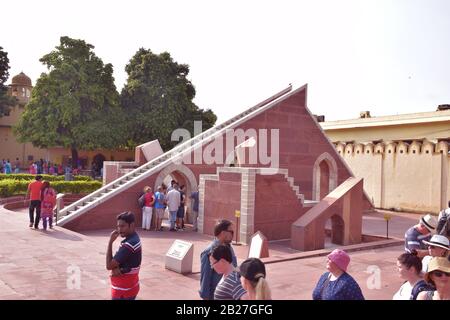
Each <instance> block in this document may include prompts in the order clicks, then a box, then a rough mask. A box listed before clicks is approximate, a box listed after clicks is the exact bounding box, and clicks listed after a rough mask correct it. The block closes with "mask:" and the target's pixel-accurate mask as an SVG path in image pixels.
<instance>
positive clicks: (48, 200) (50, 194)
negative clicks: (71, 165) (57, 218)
mask: <svg viewBox="0 0 450 320" xmlns="http://www.w3.org/2000/svg"><path fill="white" fill-rule="evenodd" d="M55 206H56V191H55V190H54V189H53V188H51V187H50V182H48V181H44V182H43V183H42V191H41V218H42V227H43V228H44V230H47V222H48V225H49V227H50V229H53V208H54V207H55Z"/></svg>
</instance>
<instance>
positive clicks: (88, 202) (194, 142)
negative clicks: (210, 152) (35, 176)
mask: <svg viewBox="0 0 450 320" xmlns="http://www.w3.org/2000/svg"><path fill="white" fill-rule="evenodd" d="M291 90H292V86H291V85H289V86H288V87H287V88H286V89H284V90H282V91H280V92H278V93H276V94H275V95H273V96H271V97H269V98H268V99H266V100H264V101H262V102H261V103H259V104H257V105H255V106H253V107H251V108H249V109H247V110H246V111H244V112H242V113H240V114H238V115H237V116H235V117H233V118H231V119H230V120H228V121H225V122H224V123H222V124H220V125H217V126H215V127H212V128H210V129H208V130H206V131H204V132H202V133H201V134H199V135H197V136H195V137H193V138H192V139H190V140H188V141H186V142H184V143H181V144H179V145H177V146H176V147H175V148H173V149H171V150H170V151H168V152H166V153H164V154H162V155H160V156H159V157H156V158H155V159H153V160H151V161H149V162H147V163H146V164H144V165H142V166H140V167H138V168H136V169H130V171H129V172H128V173H126V174H125V175H123V176H121V177H119V178H118V179H116V180H114V181H112V182H110V183H108V184H107V185H105V186H103V187H102V188H100V189H98V190H96V191H95V192H93V193H91V194H89V195H87V196H86V197H84V198H82V199H80V200H78V201H76V202H74V203H72V204H71V205H69V206H67V207H65V208H64V209H63V210H61V211H60V213H59V215H58V225H60V226H64V224H66V223H68V222H70V221H72V220H73V219H75V218H77V217H79V216H80V215H82V214H84V213H86V212H88V211H89V210H90V209H92V208H94V207H96V206H97V205H99V204H101V203H103V202H105V201H107V200H108V199H110V198H112V197H113V196H115V195H117V194H118V193H120V192H122V191H124V190H126V189H128V188H129V187H131V186H133V185H134V184H136V183H138V182H140V181H142V180H144V179H146V178H148V177H150V176H151V175H153V174H155V173H157V172H159V171H161V170H162V169H163V168H164V167H165V166H167V165H169V164H170V163H171V162H173V161H174V160H175V159H178V158H180V157H183V156H184V155H187V154H189V153H190V152H192V151H193V150H195V149H196V148H199V147H201V146H202V145H203V144H205V143H208V142H210V141H212V140H213V139H214V138H216V137H218V136H220V135H222V134H224V133H225V132H226V130H227V129H231V128H233V127H235V126H237V125H239V124H241V123H243V122H245V121H247V120H248V119H250V118H252V117H254V116H256V115H257V114H259V113H260V112H263V111H265V110H267V109H269V108H271V107H272V106H273V105H275V104H276V103H277V102H279V101H280V100H281V99H282V98H283V96H285V95H286V94H287V93H289V92H290V91H291Z"/></svg>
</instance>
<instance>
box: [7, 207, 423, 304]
mask: <svg viewBox="0 0 450 320" xmlns="http://www.w3.org/2000/svg"><path fill="white" fill-rule="evenodd" d="M419 217H420V215H415V214H406V213H394V215H393V218H392V220H391V222H390V235H391V236H395V237H399V238H402V237H403V234H404V232H405V230H406V229H407V228H408V227H410V226H411V225H413V224H415V223H416V222H417V221H418V219H419ZM0 223H1V225H2V233H0V299H109V297H110V296H109V277H108V272H107V270H106V269H105V253H106V245H107V240H108V236H109V233H110V231H111V230H98V231H95V232H86V233H84V234H79V233H75V232H72V231H69V230H66V229H63V228H59V227H55V229H54V230H49V231H47V232H44V231H42V230H39V231H37V230H32V229H29V228H28V217H27V210H26V209H21V210H18V211H16V212H13V211H9V210H6V209H4V208H0ZM385 230H386V223H385V221H384V220H383V212H377V213H374V214H371V215H368V216H365V217H364V222H363V233H364V234H371V235H381V236H383V235H385V232H386V231H385ZM138 233H139V235H140V236H141V240H142V247H143V262H142V266H141V272H140V279H141V291H140V293H139V299H182V300H189V299H199V297H198V294H197V290H198V287H199V277H200V275H199V273H198V272H199V270H200V265H199V255H200V252H201V251H202V250H203V249H204V248H205V247H206V246H207V245H208V244H209V243H210V241H211V240H212V238H211V237H210V236H205V235H200V234H198V233H194V232H187V231H186V232H177V233H172V232H167V231H166V232H155V231H143V230H140V229H139V230H138ZM174 239H181V240H187V241H190V242H192V243H194V264H193V274H190V275H188V276H183V275H180V274H177V273H175V272H172V271H168V270H166V269H165V268H164V258H165V253H166V252H167V250H168V248H169V247H170V245H171V243H172V242H173V240H174ZM118 243H119V240H116V243H115V246H114V248H113V250H116V249H117V245H118ZM269 247H270V254H271V255H277V254H286V253H292V252H296V251H295V250H292V249H290V248H288V247H286V245H283V244H282V242H273V243H270V245H269ZM234 248H235V251H236V254H237V256H238V260H239V261H242V260H244V259H245V258H246V256H247V253H248V247H247V246H235V247H234ZM402 250H403V247H402V246H391V247H385V248H380V249H372V250H363V251H356V252H351V253H350V256H351V258H352V262H351V264H350V269H349V273H350V274H351V275H353V276H354V277H355V279H356V280H357V281H358V283H359V284H360V286H361V288H362V290H363V293H364V295H365V297H366V298H367V299H391V297H392V295H393V294H394V292H395V291H396V290H397V289H398V287H399V286H400V285H401V283H402V281H401V280H400V278H399V277H398V275H397V270H396V264H395V261H396V258H397V256H398V255H399V254H401V253H402ZM325 264H326V257H323V256H322V257H314V258H307V259H299V260H291V261H285V262H278V263H270V264H267V272H268V281H269V283H270V285H271V288H272V294H273V298H274V299H311V292H312V290H313V288H314V286H315V284H316V281H317V280H318V278H319V276H320V275H321V274H322V273H323V272H325ZM371 270H372V271H371ZM374 270H375V271H374ZM368 271H371V273H369V272H368ZM77 272H78V273H79V274H80V277H79V279H80V282H79V285H80V286H79V288H77V281H74V280H73V279H76V273H77ZM377 275H379V277H378V279H379V280H380V281H378V282H379V283H378V282H377V281H375V280H374V279H375V278H376V276H377ZM377 284H378V289H377V288H376V287H377Z"/></svg>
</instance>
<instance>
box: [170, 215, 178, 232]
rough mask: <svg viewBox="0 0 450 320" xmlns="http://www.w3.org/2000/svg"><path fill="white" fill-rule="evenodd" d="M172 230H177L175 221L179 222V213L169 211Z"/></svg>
mask: <svg viewBox="0 0 450 320" xmlns="http://www.w3.org/2000/svg"><path fill="white" fill-rule="evenodd" d="M169 221H170V229H175V221H177V211H169Z"/></svg>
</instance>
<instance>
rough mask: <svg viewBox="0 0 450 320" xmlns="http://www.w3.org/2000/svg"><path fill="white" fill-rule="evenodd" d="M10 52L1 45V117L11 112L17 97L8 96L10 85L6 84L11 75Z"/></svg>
mask: <svg viewBox="0 0 450 320" xmlns="http://www.w3.org/2000/svg"><path fill="white" fill-rule="evenodd" d="M8 70H9V59H8V53H7V52H6V51H3V48H2V47H0V117H2V116H4V115H7V114H9V111H10V110H11V107H13V106H14V104H15V99H14V98H13V97H10V96H8V87H7V86H6V85H5V82H6V80H8V77H9V72H8Z"/></svg>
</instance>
